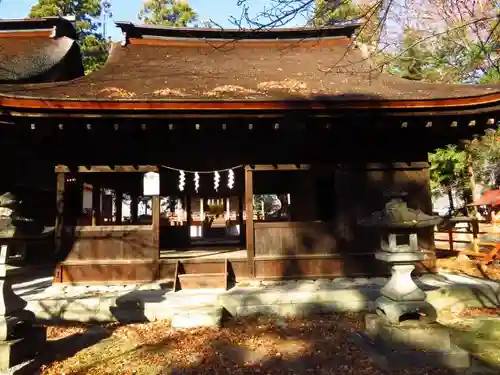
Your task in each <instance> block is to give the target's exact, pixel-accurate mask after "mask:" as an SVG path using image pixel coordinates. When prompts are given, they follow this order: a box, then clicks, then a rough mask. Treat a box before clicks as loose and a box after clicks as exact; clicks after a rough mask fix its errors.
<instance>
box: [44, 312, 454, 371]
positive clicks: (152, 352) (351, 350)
mask: <svg viewBox="0 0 500 375" xmlns="http://www.w3.org/2000/svg"><path fill="white" fill-rule="evenodd" d="M361 322H362V319H361V317H360V316H358V315H342V316H340V315H329V316H327V317H313V318H308V319H270V318H263V317H262V318H251V319H250V318H249V319H242V320H234V321H232V322H230V323H228V325H227V326H226V327H224V328H222V329H219V330H217V329H209V328H198V329H189V330H174V329H172V328H171V327H170V326H169V324H168V323H166V322H161V321H160V322H152V323H145V324H130V325H124V326H108V327H105V328H102V329H104V330H106V332H107V336H106V337H104V338H102V340H100V341H98V342H95V343H94V344H93V345H90V346H88V347H86V348H83V349H81V350H79V351H77V352H75V353H74V355H72V356H70V357H68V358H66V359H63V358H61V359H59V360H57V361H53V362H52V363H50V364H47V365H45V366H44V367H43V368H42V371H41V374H42V375H56V374H57V375H70V374H71V375H77V374H78V375H79V374H88V375H104V374H113V375H130V374H135V375H156V374H158V375H159V374H165V375H166V374H231V375H236V374H269V375H274V374H276V375H278V374H319V375H334V374H342V375H349V374H353V375H354V374H356V375H364V374H371V375H383V374H388V373H387V372H384V371H381V370H379V369H378V368H377V367H376V366H375V364H374V363H373V362H372V361H371V359H370V358H369V357H368V356H367V355H366V354H365V353H363V351H361V350H360V349H359V348H358V347H357V346H355V345H353V344H351V343H349V341H348V340H347V335H348V334H349V333H350V332H355V331H359V330H361V329H362V324H361ZM68 329H69V330H71V328H68ZM89 330H90V329H89ZM58 332H59V331H58ZM77 332H80V331H77ZM59 334H60V335H61V332H59ZM80 335H82V336H85V333H83V334H81V333H80ZM80 338H81V336H80ZM65 340H68V341H67V342H66V343H65V347H66V348H68V346H69V345H71V344H70V341H69V340H70V338H68V337H67V336H66V338H65ZM75 340H77V339H75ZM58 341H59V340H55V341H54V343H53V344H54V345H56V344H57V342H58ZM73 345H76V346H78V344H77V342H76V341H75V342H74V343H73ZM390 374H391V375H403V374H412V375H424V374H426V375H444V374H451V372H448V371H447V370H442V369H441V370H438V369H420V370H408V371H392V372H390Z"/></svg>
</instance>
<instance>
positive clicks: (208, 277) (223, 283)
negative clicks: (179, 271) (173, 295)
mask: <svg viewBox="0 0 500 375" xmlns="http://www.w3.org/2000/svg"><path fill="white" fill-rule="evenodd" d="M177 277H178V285H177V287H178V290H181V289H182V290H186V289H227V275H226V274H225V273H187V274H183V275H178V276H177Z"/></svg>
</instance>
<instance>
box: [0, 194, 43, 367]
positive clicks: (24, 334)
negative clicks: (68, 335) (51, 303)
mask: <svg viewBox="0 0 500 375" xmlns="http://www.w3.org/2000/svg"><path fill="white" fill-rule="evenodd" d="M19 203H20V202H18V201H17V199H16V198H15V196H14V195H13V194H11V193H5V194H3V195H0V371H1V370H7V369H9V368H11V367H13V366H16V365H18V364H21V363H23V362H25V361H29V360H30V359H32V358H33V357H34V356H35V355H36V354H37V353H38V352H40V350H41V348H42V345H43V344H44V343H45V340H46V331H45V329H44V328H42V327H37V326H34V325H33V321H34V316H33V313H31V312H30V311H27V310H25V307H26V305H27V303H26V301H24V300H23V299H22V298H21V297H19V296H17V295H16V294H15V293H14V291H13V290H12V281H13V278H14V277H15V276H16V275H19V274H20V273H21V272H22V269H21V268H20V267H16V266H13V265H11V264H9V255H10V253H11V252H12V249H13V248H16V247H17V248H19V247H21V248H23V246H22V244H23V242H25V241H24V240H23V236H24V237H26V235H28V234H29V233H30V232H31V230H30V229H31V228H30V227H31V226H32V223H31V222H30V221H29V220H27V219H24V218H23V217H22V216H20V215H18V214H17V212H18V208H19ZM20 245H21V246H20Z"/></svg>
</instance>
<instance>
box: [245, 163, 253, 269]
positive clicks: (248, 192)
mask: <svg viewBox="0 0 500 375" xmlns="http://www.w3.org/2000/svg"><path fill="white" fill-rule="evenodd" d="M245 212H246V217H247V219H246V239H247V261H248V275H249V276H250V277H254V276H255V274H254V255H255V242H254V227H253V171H252V169H251V168H250V167H245Z"/></svg>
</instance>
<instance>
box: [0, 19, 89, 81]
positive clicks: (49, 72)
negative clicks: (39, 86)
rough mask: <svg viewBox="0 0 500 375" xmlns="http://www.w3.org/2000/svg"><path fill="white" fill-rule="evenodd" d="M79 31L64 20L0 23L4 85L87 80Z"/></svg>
mask: <svg viewBox="0 0 500 375" xmlns="http://www.w3.org/2000/svg"><path fill="white" fill-rule="evenodd" d="M75 38H76V31H75V28H74V27H73V26H72V24H71V23H70V22H69V21H67V20H65V19H62V18H46V19H26V20H3V21H0V83H39V82H55V81H65V80H70V79H74V78H77V77H81V76H83V66H82V61H81V55H80V49H79V47H78V44H77V43H76V41H75Z"/></svg>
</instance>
